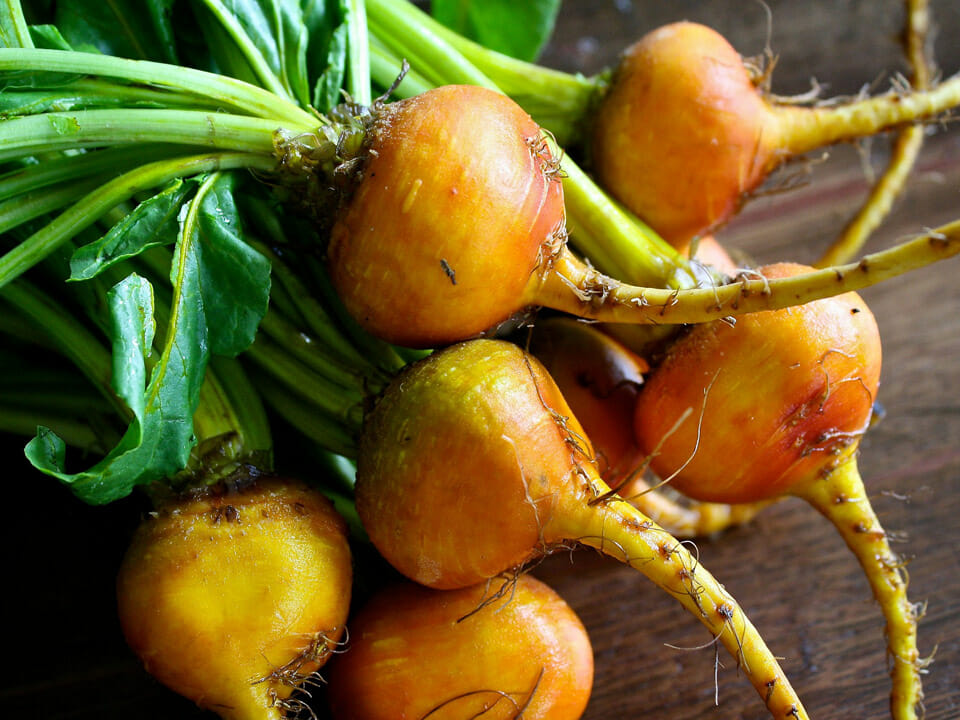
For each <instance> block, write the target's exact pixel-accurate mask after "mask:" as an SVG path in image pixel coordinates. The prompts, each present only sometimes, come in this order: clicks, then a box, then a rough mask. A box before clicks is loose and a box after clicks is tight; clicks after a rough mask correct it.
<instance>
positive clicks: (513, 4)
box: [430, 0, 560, 62]
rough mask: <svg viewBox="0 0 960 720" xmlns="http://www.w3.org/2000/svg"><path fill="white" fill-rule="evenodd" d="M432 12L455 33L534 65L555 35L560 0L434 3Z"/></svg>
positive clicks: (435, 0)
mask: <svg viewBox="0 0 960 720" xmlns="http://www.w3.org/2000/svg"><path fill="white" fill-rule="evenodd" d="M430 9H431V12H432V14H433V16H434V17H435V18H436V19H437V20H438V21H440V22H441V23H443V24H444V25H446V26H447V27H449V28H450V29H451V30H455V31H456V32H458V33H460V34H461V35H463V36H465V37H468V38H470V39H471V40H475V41H477V42H478V43H480V44H481V45H484V46H486V47H488V48H490V49H492V50H496V51H498V52H501V53H504V54H506V55H510V56H512V57H515V58H519V59H521V60H526V61H531V62H532V61H533V60H535V59H536V58H537V55H539V54H540V50H541V48H542V47H543V45H544V43H546V41H547V39H548V38H549V37H550V34H551V33H552V32H553V25H554V22H555V20H556V17H557V11H558V10H559V9H560V0H432V2H431V6H430Z"/></svg>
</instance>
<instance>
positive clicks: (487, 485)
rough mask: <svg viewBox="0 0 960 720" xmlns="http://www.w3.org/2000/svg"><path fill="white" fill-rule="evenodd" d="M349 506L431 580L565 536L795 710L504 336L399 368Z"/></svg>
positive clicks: (765, 652)
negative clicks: (608, 477)
mask: <svg viewBox="0 0 960 720" xmlns="http://www.w3.org/2000/svg"><path fill="white" fill-rule="evenodd" d="M356 504H357V512H358V514H359V515H360V519H361V521H362V522H363V525H364V527H365V528H366V531H367V533H368V535H369V537H370V540H371V541H372V543H373V544H374V545H375V546H376V548H377V549H378V550H379V551H380V553H381V554H382V555H383V556H384V557H385V558H386V559H387V560H388V561H389V562H390V563H391V564H392V565H393V566H394V567H395V568H396V569H397V570H398V571H400V572H401V573H403V574H404V575H406V576H407V577H409V578H411V579H413V580H416V581H417V582H419V583H421V584H424V585H428V586H430V587H433V588H437V589H455V588H461V587H468V586H471V585H476V584H478V583H482V582H484V581H485V580H488V579H490V578H493V577H495V576H498V575H501V574H502V573H509V572H516V571H517V570H518V569H519V568H520V567H521V566H522V565H523V564H524V563H526V562H527V561H530V560H534V559H536V558H539V557H542V556H543V555H545V554H548V553H550V552H552V551H554V550H556V549H558V548H569V547H570V544H571V543H572V542H574V543H580V544H583V545H587V546H590V547H593V548H596V549H598V550H600V551H601V552H603V553H606V554H607V555H609V556H611V557H614V558H616V559H618V560H620V561H622V562H625V563H627V564H629V565H631V567H634V568H635V569H636V570H638V571H640V572H642V573H643V574H644V575H646V576H647V577H648V578H649V579H651V580H652V581H653V582H654V583H656V584H657V586H658V587H660V588H662V589H663V590H664V591H665V592H667V593H668V594H669V595H670V596H671V597H673V598H675V599H676V600H677V601H678V602H679V603H680V604H681V605H683V607H684V608H685V609H686V610H687V612H689V613H690V614H691V615H693V616H694V617H695V618H696V619H697V620H698V621H699V622H701V623H702V624H703V625H704V626H705V627H706V628H707V629H708V631H709V632H710V633H711V634H712V636H713V637H714V638H716V639H717V640H718V641H719V642H720V643H722V644H723V645H724V647H726V648H727V650H728V651H729V652H730V653H731V654H733V655H734V656H735V657H737V658H738V659H739V661H740V662H739V664H738V666H739V667H740V668H741V670H742V671H743V672H744V673H745V675H746V677H747V678H748V679H749V680H750V682H751V684H752V685H753V687H754V688H755V689H756V690H757V692H758V693H759V694H760V697H761V698H762V699H763V701H764V703H765V704H766V706H767V708H768V709H769V710H770V712H771V714H772V715H773V716H774V717H784V716H787V715H792V716H794V717H796V718H798V720H802V718H806V717H807V715H806V712H805V711H804V709H803V705H802V703H801V702H800V699H799V698H798V697H797V694H796V692H795V691H794V690H793V688H792V687H791V686H790V683H789V680H788V679H787V678H786V676H785V675H784V673H783V670H782V669H781V668H780V666H779V663H778V662H777V660H776V658H775V657H774V656H773V654H772V653H771V651H770V649H769V648H768V647H767V646H766V644H765V643H764V641H763V638H762V637H761V636H760V634H759V633H758V632H757V630H756V628H755V627H753V625H752V624H751V623H750V621H749V620H748V619H747V617H746V616H745V615H744V613H743V611H742V609H741V608H740V607H739V605H737V604H736V601H735V600H734V599H733V598H732V597H731V595H730V594H729V592H728V591H726V590H724V589H723V587H722V586H721V585H720V584H719V583H718V582H717V580H716V578H714V577H713V576H712V575H710V573H709V572H708V571H707V569H706V568H705V567H704V566H703V564H702V563H700V562H699V561H698V560H697V559H695V558H694V557H693V556H692V555H691V554H690V553H689V551H688V550H687V548H686V546H685V545H684V544H683V543H681V542H680V541H678V540H677V539H676V538H674V537H672V536H671V535H670V533H669V532H667V531H665V530H664V529H663V528H661V527H659V526H658V525H657V524H656V523H655V522H654V521H652V520H651V519H650V518H649V517H648V516H646V515H644V514H643V513H642V512H641V511H639V510H638V509H637V508H635V507H633V506H632V505H630V504H629V503H626V502H625V501H624V500H622V499H621V498H619V497H618V496H617V495H616V494H615V493H613V492H612V491H611V490H610V488H609V486H608V485H606V483H604V482H603V481H602V480H601V478H600V476H599V474H598V472H597V469H596V467H595V465H594V458H593V451H592V448H591V446H590V443H589V440H587V438H586V437H585V436H584V434H583V430H582V428H581V427H580V424H579V423H578V422H577V420H576V418H575V417H573V415H572V413H571V412H570V409H569V407H568V406H567V403H566V401H565V400H564V398H563V396H562V394H561V392H560V390H559V388H558V387H557V385H556V383H555V382H554V381H553V379H552V378H551V377H550V375H549V374H548V373H547V372H546V370H545V369H544V367H543V365H542V364H541V363H540V362H538V361H537V360H536V358H534V357H532V356H530V355H528V354H527V353H526V352H524V351H523V350H521V349H520V348H519V347H517V346H515V345H512V344H510V343H507V342H503V341H498V340H484V339H481V340H471V341H467V342H463V343H458V344H456V345H452V346H450V347H447V348H444V349H443V350H440V351H437V352H434V353H432V354H431V355H429V356H428V357H427V358H425V359H423V360H421V361H419V362H417V363H415V364H413V365H411V366H409V367H408V368H407V369H406V370H404V372H402V373H401V374H400V375H398V376H397V377H396V378H395V379H394V380H393V382H391V383H390V385H389V386H388V387H387V389H386V390H385V391H384V393H383V394H382V395H381V396H380V398H379V399H378V401H377V403H376V405H375V407H374V408H373V409H372V411H371V412H370V413H369V414H368V415H367V417H366V419H365V421H364V427H363V431H362V433H361V436H360V441H359V453H358V463H357V484H356ZM729 630H732V632H730V631H729Z"/></svg>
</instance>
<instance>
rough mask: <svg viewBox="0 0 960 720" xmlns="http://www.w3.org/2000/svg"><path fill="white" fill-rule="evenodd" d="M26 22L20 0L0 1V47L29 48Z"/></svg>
mask: <svg viewBox="0 0 960 720" xmlns="http://www.w3.org/2000/svg"><path fill="white" fill-rule="evenodd" d="M31 46H32V41H31V38H30V31H29V28H28V27H27V21H26V19H25V18H24V17H23V8H22V7H21V6H20V0H0V47H8V48H9V47H12V48H16V47H31Z"/></svg>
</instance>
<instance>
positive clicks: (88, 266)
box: [70, 178, 196, 280]
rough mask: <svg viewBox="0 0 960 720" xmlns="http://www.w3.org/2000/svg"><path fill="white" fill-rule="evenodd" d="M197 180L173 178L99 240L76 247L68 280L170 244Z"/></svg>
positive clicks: (88, 274)
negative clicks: (181, 211)
mask: <svg viewBox="0 0 960 720" xmlns="http://www.w3.org/2000/svg"><path fill="white" fill-rule="evenodd" d="M195 182H196V180H195V179H194V178H190V179H187V180H180V179H178V180H174V181H173V182H172V183H171V184H170V185H169V186H167V187H166V188H165V189H164V190H162V191H160V192H159V193H157V194H156V195H154V196H153V197H151V198H149V199H147V200H144V201H143V202H142V203H140V204H139V205H137V207H136V208H135V209H134V210H133V212H131V213H130V214H129V215H127V216H126V217H124V218H123V219H122V220H121V221H120V222H118V223H117V224H116V225H114V226H113V227H112V228H110V230H109V232H107V234H106V235H104V236H103V237H102V238H100V239H99V240H97V241H95V242H92V243H88V244H86V245H84V246H82V247H79V248H77V250H76V251H75V252H74V253H73V257H72V258H70V279H71V280H88V279H90V278H92V277H94V276H96V275H98V274H99V273H101V272H102V271H104V270H106V269H107V268H108V267H110V266H112V265H114V264H116V263H118V262H121V261H123V260H126V259H127V258H131V257H134V256H135V255H138V254H140V253H141V252H143V251H144V250H146V249H148V248H151V247H154V246H157V245H168V244H172V243H173V242H174V241H175V240H176V237H177V229H178V221H177V218H178V216H179V214H180V208H181V207H183V203H184V202H185V201H186V199H187V197H188V196H189V195H190V193H192V192H193V190H194V185H195Z"/></svg>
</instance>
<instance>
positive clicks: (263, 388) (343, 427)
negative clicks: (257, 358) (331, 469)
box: [251, 367, 359, 457]
mask: <svg viewBox="0 0 960 720" xmlns="http://www.w3.org/2000/svg"><path fill="white" fill-rule="evenodd" d="M251 371H252V374H253V377H254V381H255V382H256V385H257V388H258V390H259V391H260V394H261V395H262V396H263V399H264V401H265V402H266V403H267V404H268V405H269V406H270V407H271V408H273V410H274V411H275V412H276V413H277V414H279V415H280V416H281V417H283V418H284V419H285V420H286V421H287V422H288V423H290V424H291V425H292V426H293V427H295V428H296V429H297V430H298V431H299V432H301V433H303V434H304V435H305V436H306V437H308V438H310V439H311V440H312V441H314V442H315V443H316V444H317V445H319V446H320V447H322V448H324V449H326V450H329V451H330V452H334V453H337V454H339V455H343V456H345V457H356V455H357V444H356V437H355V434H356V433H357V432H358V430H359V424H356V423H353V424H348V423H345V422H344V421H343V420H342V419H337V418H333V417H331V416H330V415H328V414H326V413H325V412H323V411H321V410H319V409H318V408H317V406H316V405H314V404H312V403H310V402H309V401H308V400H307V399H305V398H304V396H303V394H302V393H299V392H297V391H296V390H293V389H291V388H289V387H288V386H287V385H284V384H283V383H281V382H279V381H278V380H277V379H276V378H275V377H274V376H273V375H271V374H270V373H267V372H264V371H263V370H260V369H258V368H256V367H254V368H251Z"/></svg>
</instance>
